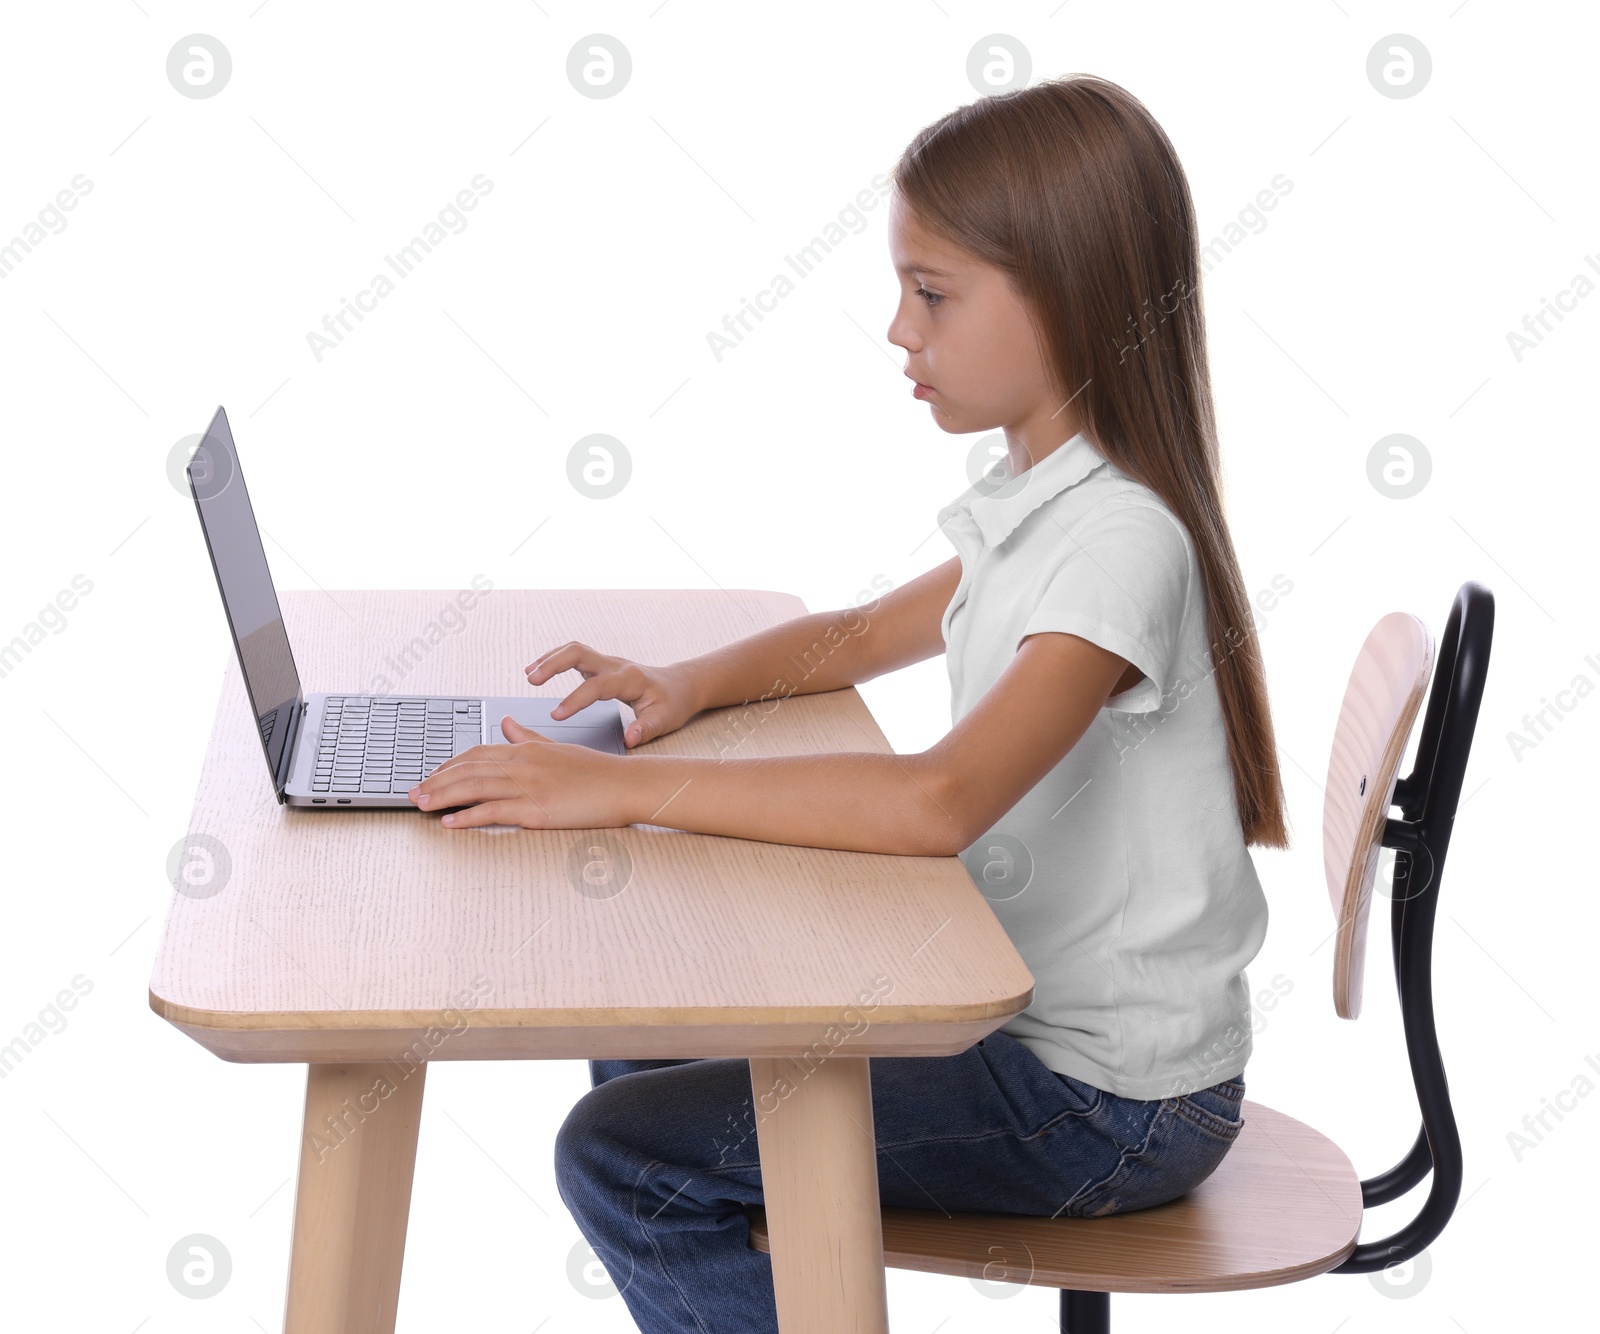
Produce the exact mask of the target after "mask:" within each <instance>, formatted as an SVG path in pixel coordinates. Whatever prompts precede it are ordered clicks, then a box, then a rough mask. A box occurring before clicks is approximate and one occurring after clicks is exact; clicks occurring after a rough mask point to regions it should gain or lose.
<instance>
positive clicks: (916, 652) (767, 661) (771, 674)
mask: <svg viewBox="0 0 1600 1334" xmlns="http://www.w3.org/2000/svg"><path fill="white" fill-rule="evenodd" d="M960 581H961V558H960V557H959V556H952V557H951V558H950V559H949V560H947V561H946V562H945V563H944V564H943V565H939V566H936V567H935V568H934V569H931V570H929V571H928V572H927V573H926V574H922V575H919V576H918V577H917V578H915V579H913V580H912V581H911V582H910V583H909V584H906V585H905V586H903V587H901V588H897V589H895V590H894V591H893V592H890V593H885V594H884V595H883V597H881V598H879V599H878V602H877V605H876V606H873V607H872V608H871V609H870V610H869V609H868V608H865V607H851V608H847V609H845V610H843V611H819V612H815V613H813V614H812V615H809V616H797V617H795V618H794V619H793V620H789V621H784V622H783V623H782V624H781V625H775V626H773V627H772V628H771V629H768V630H762V631H759V632H758V633H756V634H753V635H749V636H747V637H746V638H744V639H739V640H735V641H734V642H733V643H731V644H725V645H723V646H722V647H721V648H717V649H713V650H711V652H709V653H702V654H701V655H700V656H699V657H698V658H688V659H686V660H684V661H683V662H680V663H676V664H674V666H675V667H676V668H677V669H679V670H682V671H686V672H687V673H688V675H689V679H690V680H691V681H692V682H693V689H694V692H695V712H697V713H698V712H699V711H700V710H702V709H716V708H722V707H724V706H726V705H730V704H748V703H750V701H752V700H757V699H762V698H766V699H771V698H773V697H774V696H776V695H781V694H795V695H811V694H816V693H817V692H819V691H823V690H840V689H842V688H843V687H845V686H853V685H856V684H858V683H860V682H862V681H870V680H871V679H872V678H873V677H875V676H882V675H883V674H884V673H885V672H892V671H894V670H896V669H897V668H900V667H907V666H909V665H910V664H912V663H914V662H921V661H922V660H923V659H924V658H931V657H933V656H934V655H935V654H937V653H943V652H944V634H943V632H942V631H941V629H940V623H941V621H942V620H943V618H944V610H945V608H946V607H948V606H949V605H950V599H951V598H953V597H954V596H955V592H956V585H957V584H958V583H959V582H960ZM780 681H783V682H787V683H788V684H787V685H785V686H784V687H783V688H782V689H777V690H775V689H774V687H775V686H776V685H777V684H778V683H779V682H780ZM582 702H584V703H587V702H588V701H587V700H586V699H585V700H583V701H582Z"/></svg>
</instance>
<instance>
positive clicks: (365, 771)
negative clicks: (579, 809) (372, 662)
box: [185, 407, 627, 814]
mask: <svg viewBox="0 0 1600 1334" xmlns="http://www.w3.org/2000/svg"><path fill="white" fill-rule="evenodd" d="M185 473H186V475H187V476H188V478H189V491H190V493H191V494H192V495H193V496H194V503H195V508H196V510H198V511H199V514H200V528H201V531H202V532H204V534H205V539H206V546H207V548H208V549H209V550H210V552H211V568H212V570H213V571H215V573H216V576H217V588H218V590H219V591H220V592H221V593H222V606H223V610H224V611H225V612H226V613H227V616H228V628H229V630H230V631H232V633H233V646H234V651H235V652H237V653H238V655H239V670H240V672H241V673H242V675H243V677H244V686H245V692H246V694H247V695H248V696H249V700H250V706H251V708H252V709H253V710H254V712H255V715H256V726H257V728H258V729H259V730H260V733H261V748H262V751H263V752H264V753H265V755H266V757H267V772H268V773H269V774H270V775H271V777H272V788H273V791H274V792H276V793H277V796H278V802H279V804H280V805H285V804H286V805H290V806H313V807H322V808H325V809H327V810H340V809H343V808H345V807H349V808H351V809H355V808H358V807H359V808H368V809H370V808H372V807H399V806H403V807H405V808H407V809H409V810H414V811H418V813H419V814H421V813H422V812H421V810H420V808H418V807H417V806H416V805H415V804H413V803H412V801H411V800H410V798H409V797H407V795H406V793H407V792H408V791H410V789H411V788H412V787H413V786H414V785H415V784H417V783H419V782H421V781H422V779H424V778H426V777H427V776H428V775H429V774H430V773H432V772H433V770H434V769H436V768H437V767H438V766H439V765H440V764H442V763H443V762H444V761H445V760H447V759H449V758H450V757H451V756H452V755H456V754H459V753H460V752H461V751H464V750H468V749H470V748H471V747H473V746H476V745H479V744H480V743H484V742H487V743H490V744H498V743H502V742H504V741H505V736H504V734H503V733H502V732H501V730H500V720H501V719H502V718H504V717H505V716H506V715H507V714H510V715H511V716H512V717H513V718H515V719H516V720H517V721H518V722H520V723H522V724H524V725H525V726H527V727H531V728H534V729H535V730H536V731H538V732H539V734H540V735H541V736H545V737H548V738H549V739H550V740H551V741H561V742H570V743H572V744H574V745H579V746H588V747H590V748H591V749H593V750H601V751H606V752H608V753H610V754H614V755H625V754H627V747H626V746H625V745H624V744H623V740H622V731H623V722H622V713H621V710H620V709H619V708H618V706H617V702H616V701H615V700H609V699H608V700H597V701H596V702H595V703H593V704H590V705H587V706H585V707H584V708H582V709H579V710H578V711H577V712H576V713H574V714H572V715H571V716H570V717H567V718H560V719H555V718H551V717H550V710H551V709H552V708H553V707H554V706H555V705H556V704H557V703H559V702H560V698H559V696H552V697H546V698H530V697H529V696H526V695H522V696H516V695H507V696H488V695H476V694H471V693H469V692H466V691H461V692H457V693H453V694H448V695H390V694H371V693H363V692H360V691H346V692H343V693H323V692H313V693H311V694H305V693H304V692H302V690H301V688H300V674H299V672H298V671H296V669H295V665H294V654H293V652H291V650H290V648H289V637H288V634H287V633H286V632H285V630H284V625H283V616H282V614H281V612H280V611H279V608H278V592H277V589H276V588H275V587H274V586H273V583H272V573H271V571H270V570H269V569H268V568H267V553H266V549H265V548H264V547H263V546H262V544H261V532H260V530H259V529H258V528H257V527H256V518H255V511H254V510H253V509H252V508H251V506H250V493H249V492H248V491H246V490H245V485H244V473H243V472H242V471H241V470H240V467H239V456H238V453H237V452H236V451H235V449H234V444H233V432H232V431H231V430H230V429H229V428H228V414H227V413H226V412H224V411H223V410H222V409H221V408H220V407H219V408H218V409H217V413H216V416H214V417H213V418H212V419H211V425H210V426H209V427H208V428H207V429H206V433H205V437H204V439H203V440H202V441H201V443H200V445H199V447H198V448H197V449H196V450H195V452H194V455H193V456H192V457H191V458H190V460H189V462H188V465H187V466H186V468H185ZM430 813H433V812H430Z"/></svg>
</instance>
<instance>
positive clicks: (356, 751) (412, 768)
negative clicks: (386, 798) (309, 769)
mask: <svg viewBox="0 0 1600 1334" xmlns="http://www.w3.org/2000/svg"><path fill="white" fill-rule="evenodd" d="M482 709H483V702H482V701H481V700H476V699H426V698H416V699H409V698H398V699H397V698H394V697H391V696H377V697H375V696H371V695H330V696H329V697H328V701H327V706H326V708H325V709H324V711H323V715H322V736H321V738H320V739H319V741H318V744H317V764H316V770H315V772H314V773H313V774H312V778H311V790H312V791H313V792H352V793H353V792H382V793H400V794H404V793H406V792H409V791H410V790H411V789H412V788H413V787H414V786H415V785H416V784H418V783H420V782H421V781H422V780H423V779H424V778H426V777H427V776H428V775H429V774H430V773H432V772H433V770H434V769H436V768H437V767H438V766H439V765H441V764H442V763H444V761H445V760H448V759H449V758H450V757H451V756H452V755H455V754H457V753H459V752H460V751H463V750H468V749H470V748H471V747H473V746H476V745H477V744H478V743H479V741H480V740H481V739H482V730H483V717H482Z"/></svg>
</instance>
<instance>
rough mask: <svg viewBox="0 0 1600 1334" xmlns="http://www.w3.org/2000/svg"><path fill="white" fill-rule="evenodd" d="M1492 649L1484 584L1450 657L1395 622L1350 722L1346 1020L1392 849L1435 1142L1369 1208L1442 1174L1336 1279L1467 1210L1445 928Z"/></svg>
mask: <svg viewBox="0 0 1600 1334" xmlns="http://www.w3.org/2000/svg"><path fill="white" fill-rule="evenodd" d="M1493 638H1494V594H1492V593H1491V592H1490V591H1489V590H1488V589H1487V588H1485V587H1484V586H1483V585H1482V584H1479V583H1475V582H1473V581H1471V580H1469V581H1467V582H1466V583H1464V584H1462V585H1461V587H1460V588H1459V589H1458V590H1457V591H1456V596H1455V601H1454V603H1453V604H1452V606H1451V608H1450V617H1449V621H1448V622H1447V624H1446V626H1445V631H1444V637H1443V639H1442V640H1441V641H1440V643H1439V646H1438V653H1437V655H1435V652H1434V643H1433V638H1432V636H1431V635H1430V634H1429V633H1428V627H1427V626H1426V625H1424V624H1423V623H1422V622H1421V621H1420V620H1418V619H1417V618H1416V617H1415V616H1411V615H1408V614H1406V613H1404V612H1394V613H1391V614H1390V615H1388V616H1385V617H1384V618H1383V619H1382V620H1380V621H1379V622H1378V624H1377V625H1376V626H1374V627H1373V630H1372V633H1371V634H1370V635H1368V636H1367V640H1366V642H1365V643H1364V644H1363V645H1362V646H1361V652H1360V653H1359V654H1358V655H1357V657H1356V664H1355V667H1354V668H1353V669H1352V671H1351V673H1350V681H1349V684H1348V686H1347V687H1346V689H1345V696H1344V704H1343V706H1342V708H1341V709H1340V711H1339V722H1338V726H1337V728H1336V729H1335V733H1334V743H1333V754H1332V757H1331V758H1330V760H1329V762H1328V787H1327V794H1326V800H1325V804H1324V807H1323V821H1322V844H1323V864H1324V869H1325V872H1326V876H1327V882H1328V895H1329V898H1330V900H1331V902H1332V905H1333V911H1334V918H1335V922H1336V931H1337V934H1338V936H1339V948H1338V951H1337V952H1336V954H1335V956H1334V978H1333V996H1334V1008H1335V1009H1336V1010H1337V1011H1338V1013H1339V1014H1340V1015H1341V1016H1343V1017H1344V1018H1346V1019H1354V1018H1355V1017H1356V1016H1357V1015H1358V1014H1359V1013H1360V1012H1361V987H1362V975H1363V971H1364V967H1365V962H1366V957H1365V956H1366V927H1367V910H1368V907H1369V905H1370V902H1371V896H1372V885H1373V878H1374V874H1375V872H1376V869H1377V862H1378V854H1379V849H1380V848H1385V847H1387V848H1393V849H1394V850H1395V860H1394V887H1393V893H1392V895H1391V904H1390V913H1389V924H1390V936H1391V941H1392V943H1393V952H1394V975H1395V987H1396V989H1397V990H1398V992H1399V994H1400V1014H1401V1018H1402V1020H1403V1022H1404V1024H1405V1039H1406V1054H1407V1055H1408V1056H1409V1058H1410V1064H1411V1079H1412V1083H1413V1085H1414V1086H1415V1088H1416V1093H1417V1105H1418V1108H1419V1109H1420V1111H1421V1113H1422V1130H1421V1132H1420V1133H1419V1134H1418V1135H1417V1138H1416V1142H1415V1143H1414V1144H1413V1145H1412V1146H1411V1151H1410V1152H1409V1153H1408V1154H1407V1155H1406V1156H1405V1158H1403V1159H1402V1160H1401V1161H1400V1162H1398V1163H1397V1164H1395V1166H1394V1167H1391V1168H1390V1169H1389V1170H1388V1171H1386V1172H1380V1173H1379V1174H1378V1175H1377V1176H1374V1177H1369V1178H1366V1179H1364V1180H1363V1181H1362V1183H1361V1200H1362V1204H1363V1206H1364V1207H1366V1208H1373V1207H1375V1206H1377V1205H1380V1204H1387V1203H1389V1202H1390V1201H1391V1200H1395V1199H1398V1198H1399V1197H1400V1196H1402V1195H1404V1194H1406V1193H1407V1192H1408V1191H1409V1190H1411V1188H1412V1187H1413V1186H1415V1185H1417V1183H1418V1182H1420V1181H1421V1180H1422V1179H1423V1178H1424V1177H1426V1176H1428V1175H1429V1174H1430V1173H1431V1174H1432V1177H1433V1181H1432V1184H1431V1185H1430V1186H1429V1189H1428V1198H1427V1200H1426V1202H1425V1203H1424V1204H1423V1206H1422V1208H1421V1209H1420V1210H1419V1211H1418V1212H1417V1215H1416V1217H1414V1218H1413V1219H1412V1220H1411V1222H1409V1223H1407V1224H1406V1225H1405V1226H1404V1227H1401V1228H1400V1229H1398V1230H1397V1231H1396V1232H1394V1233H1392V1234H1391V1235H1389V1236H1387V1237H1383V1238H1380V1239H1377V1240H1373V1241H1364V1242H1362V1243H1361V1244H1360V1245H1358V1246H1357V1247H1356V1249H1355V1250H1354V1251H1353V1252H1352V1253H1351V1255H1350V1257H1349V1258H1348V1259H1347V1260H1345V1261H1344V1263H1343V1264H1341V1265H1339V1266H1338V1267H1337V1268H1336V1269H1335V1270H1334V1271H1333V1272H1334V1273H1372V1272H1375V1271H1376V1270H1379V1269H1383V1268H1386V1267H1387V1266H1389V1265H1393V1264H1398V1263H1400V1262H1401V1261H1404V1260H1409V1259H1411V1258H1413V1257H1414V1256H1416V1255H1418V1254H1420V1253H1421V1252H1422V1251H1423V1250H1424V1249H1426V1247H1427V1246H1428V1244H1429V1243H1430V1242H1431V1241H1432V1240H1433V1239H1434V1238H1435V1237H1436V1236H1438V1235H1439V1233H1440V1232H1442V1231H1443V1230H1444V1227H1445V1224H1446V1223H1447V1222H1448V1221H1449V1219H1450V1215H1451V1213H1452V1212H1453V1211H1454V1210H1455V1205H1456V1200H1457V1199H1458V1198H1459V1197H1460V1193H1461V1177H1462V1161H1461V1136H1460V1134H1459V1133H1458V1131H1457V1129H1456V1121H1455V1111H1454V1109H1453V1108H1452V1107H1451V1105H1450V1086H1449V1083H1448V1082H1447V1081H1446V1079H1445V1072H1444V1058H1443V1057H1442V1056H1441V1054H1440V1052H1439V1034H1438V1029H1437V1027H1436V1025H1435V1024H1434V1017H1433V920H1434V914H1435V912H1436V911H1437V909H1438V903H1439V891H1440V885H1441V882H1442V880H1443V876H1444V864H1445V855H1446V853H1447V852H1448V851H1449V848H1450V836H1451V834H1452V832H1453V831H1454V828H1455V818H1456V807H1457V805H1458V804H1459V802H1460V799H1461V784H1462V779H1463V777H1464V776H1465V774H1466V769H1467V757H1468V755H1469V753H1470V752H1471V749H1472V737H1473V733H1474V731H1475V730H1476V728H1477V723H1478V706H1479V703H1480V702H1481V701H1482V698H1483V687H1484V680H1485V678H1486V676H1487V674H1488V670H1489V646H1490V643H1491V641H1492V640H1493ZM1436 657H1437V661H1436V660H1435V659H1436ZM1430 672H1431V673H1432V677H1433V685H1432V688H1431V689H1428V678H1429V674H1430ZM1425 689H1426V690H1427V693H1428V709H1427V713H1426V715H1425V716H1424V718H1423V721H1422V732H1421V734H1420V736H1419V737H1418V738H1417V752H1416V758H1415V760H1414V761H1413V763H1412V768H1411V772H1410V773H1409V774H1407V775H1406V776H1405V777H1404V778H1397V777H1396V773H1397V771H1398V768H1399V764H1400V760H1401V758H1402V756H1403V755H1404V753H1405V747H1406V741H1407V739H1408V738H1409V737H1410V735H1411V727H1412V724H1413V722H1414V721H1415V720H1416V715H1417V706H1418V704H1419V703H1420V702H1421V699H1422V694H1423V691H1424V690H1425ZM1393 807H1399V809H1400V812H1401V815H1400V818H1399V819H1396V818H1394V817H1393V816H1391V815H1390V814H1389V811H1390V810H1391V808H1393Z"/></svg>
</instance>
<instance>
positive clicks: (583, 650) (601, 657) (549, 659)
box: [523, 639, 618, 685]
mask: <svg viewBox="0 0 1600 1334" xmlns="http://www.w3.org/2000/svg"><path fill="white" fill-rule="evenodd" d="M617 661H618V659H616V658H613V657H611V656H610V655H609V654H606V653H599V652H596V651H595V650H594V649H592V648H590V647H589V645H587V644H584V643H580V642H579V641H578V640H576V639H574V640H572V641H570V642H569V643H566V644H563V645H562V646H561V647H560V648H557V649H552V650H550V652H548V653H546V654H544V655H543V656H542V657H539V658H535V659H534V660H533V661H532V662H530V663H529V664H528V665H527V666H526V667H524V668H523V672H524V673H525V674H526V675H527V678H528V682H529V684H531V685H538V684H539V683H540V682H542V681H548V680H549V679H550V678H551V677H552V676H557V675H559V674H560V673H562V672H565V671H574V670H575V671H579V672H582V673H583V675H584V676H593V675H594V674H595V673H596V672H601V671H605V670H606V669H607V668H608V667H611V666H613V665H614V664H615V663H616V662H617Z"/></svg>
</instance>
